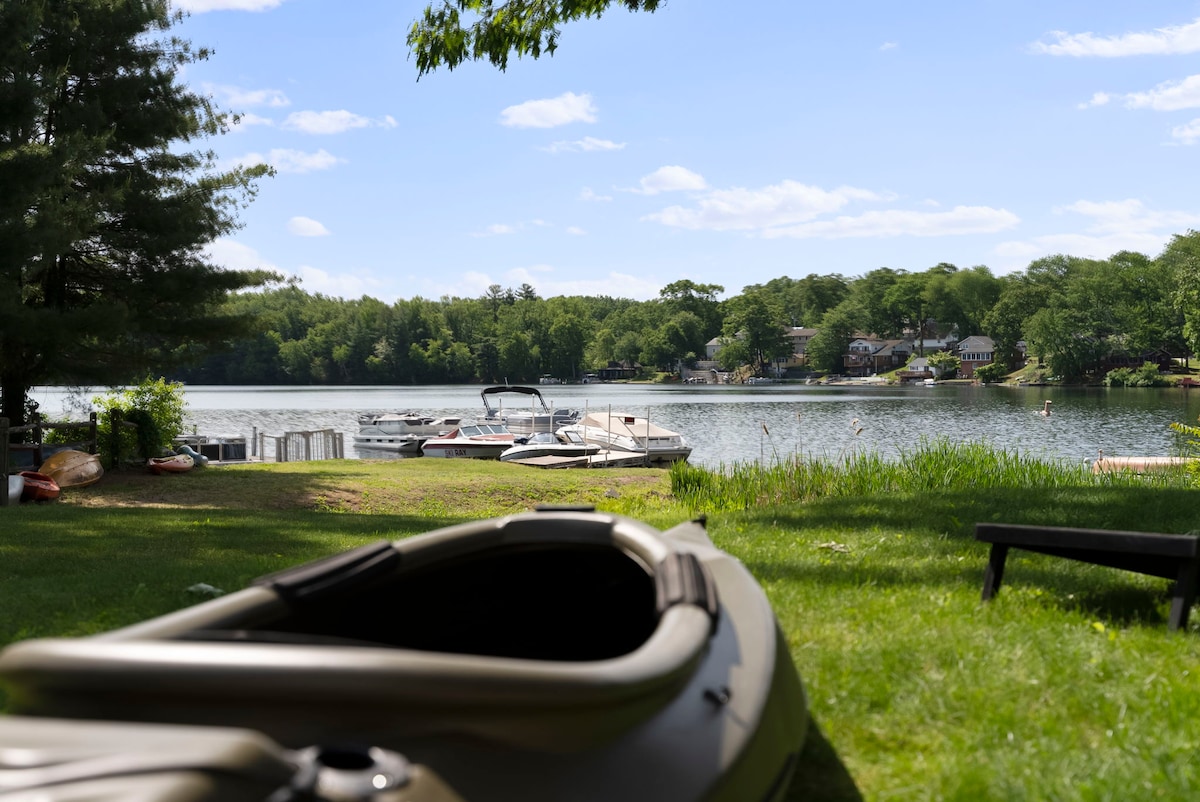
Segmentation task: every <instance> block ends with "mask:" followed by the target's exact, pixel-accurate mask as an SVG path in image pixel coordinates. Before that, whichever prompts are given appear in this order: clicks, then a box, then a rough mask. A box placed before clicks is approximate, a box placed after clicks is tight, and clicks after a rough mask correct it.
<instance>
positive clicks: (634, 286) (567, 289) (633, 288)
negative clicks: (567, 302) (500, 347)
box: [414, 264, 666, 301]
mask: <svg viewBox="0 0 1200 802" xmlns="http://www.w3.org/2000/svg"><path fill="white" fill-rule="evenodd" d="M555 273H556V270H555V268H553V267H552V266H550V265H545V264H539V265H530V266H528V267H519V268H515V269H512V270H506V271H504V273H503V274H501V276H500V277H499V278H495V277H493V276H491V275H488V274H487V273H479V272H475V271H471V272H467V273H464V274H463V275H462V276H460V277H458V278H457V279H456V280H454V281H452V282H442V281H437V280H434V279H431V278H429V277H428V276H423V277H420V278H416V277H414V279H415V283H416V284H419V285H420V287H419V291H418V292H417V293H416V294H418V295H421V296H422V297H426V298H441V297H442V296H445V295H448V296H451V297H457V298H477V297H479V296H480V295H483V294H484V293H485V292H487V289H488V287H490V286H491V285H492V284H500V285H501V286H505V287H513V288H516V287H519V286H520V285H522V284H529V285H530V286H532V287H533V288H534V289H535V290H537V294H538V295H540V296H541V297H543V298H554V297H556V296H560V295H568V296H572V295H587V296H592V297H595V296H600V295H606V296H609V297H611V298H632V299H633V300H637V301H649V300H652V299H654V298H657V297H658V293H659V290H660V289H662V287H663V285H664V284H665V283H666V282H664V281H662V280H661V279H658V278H655V277H653V276H633V275H630V274H628V273H618V272H611V273H609V274H607V275H592V274H589V276H590V277H589V278H587V279H564V280H558V279H556V278H555Z"/></svg>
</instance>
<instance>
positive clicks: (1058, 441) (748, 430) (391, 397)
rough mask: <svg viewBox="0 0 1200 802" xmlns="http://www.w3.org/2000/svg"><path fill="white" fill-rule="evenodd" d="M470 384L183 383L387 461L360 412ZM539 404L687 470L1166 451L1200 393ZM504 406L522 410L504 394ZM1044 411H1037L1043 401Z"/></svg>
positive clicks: (199, 395)
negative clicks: (364, 429) (615, 417)
mask: <svg viewBox="0 0 1200 802" xmlns="http://www.w3.org/2000/svg"><path fill="white" fill-rule="evenodd" d="M481 389H482V388H481V387H479V386H460V385H454V386H433V387H352V388H347V387H303V388H295V387H205V386H189V387H187V388H186V393H185V397H186V400H187V405H188V406H187V415H188V426H189V427H190V428H194V429H195V431H197V432H198V433H200V434H202V435H207V436H209V437H246V438H250V437H252V436H253V435H255V434H258V433H261V434H266V435H268V436H273V435H282V434H284V433H285V432H291V431H310V430H316V429H333V430H335V431H340V432H342V433H343V434H344V435H345V444H346V456H347V457H358V458H384V459H388V458H396V455H394V454H389V453H386V452H383V453H380V452H374V451H360V450H356V449H355V448H354V446H353V436H354V434H355V432H356V431H357V429H358V427H357V424H356V420H357V416H358V415H359V414H362V413H370V412H391V411H397V410H414V411H417V412H421V413H424V414H457V415H469V416H474V415H477V414H479V413H482V412H483V401H482V400H481V398H480V395H479V391H480V390H481ZM539 389H540V390H541V391H542V395H543V396H544V397H545V398H546V400H547V403H550V404H551V405H553V406H554V407H556V408H557V407H564V406H565V407H572V408H578V409H580V410H583V409H588V410H591V411H607V410H609V409H610V408H611V410H612V411H613V412H626V413H631V414H634V415H645V416H649V418H650V420H651V421H652V422H653V423H657V424H659V425H661V426H665V427H667V428H668V429H674V430H675V431H678V432H680V433H682V434H683V435H684V437H685V438H686V439H687V440H688V442H689V443H690V444H691V445H692V446H693V448H694V451H693V453H692V461H693V462H695V463H698V464H701V465H705V466H709V467H716V466H717V465H720V464H722V463H724V464H729V463H732V462H745V461H755V460H760V459H766V460H771V459H773V458H775V457H782V456H786V455H790V454H793V453H800V454H805V455H810V456H830V457H836V456H839V455H842V454H845V453H847V452H849V451H851V450H858V451H875V452H878V453H880V454H883V455H885V456H894V455H896V454H897V453H899V452H900V450H901V449H905V448H909V447H912V446H915V445H916V444H918V443H919V442H920V441H921V440H922V439H923V438H925V439H928V438H934V437H946V438H949V439H951V440H955V441H986V442H988V443H991V444H992V445H994V446H997V447H1000V448H1005V449H1009V450H1018V451H1020V452H1021V453H1024V454H1029V455H1032V456H1039V457H1044V458H1051V459H1065V460H1070V461H1090V460H1092V459H1095V457H1096V456H1097V454H1098V452H1099V451H1100V450H1101V449H1102V450H1103V451H1104V453H1105V454H1108V455H1112V456H1118V455H1125V456H1142V455H1146V456H1168V455H1171V454H1173V453H1175V450H1176V438H1175V435H1174V434H1173V433H1172V432H1171V431H1170V429H1169V425H1170V423H1171V422H1173V421H1180V422H1186V423H1192V424H1194V423H1196V420H1197V416H1198V415H1200V390H1181V389H1170V390H1168V389H1161V390H1152V389H1133V388H1129V389H1127V388H1111V389H1110V388H1055V387H966V386H964V387H933V388H927V387H921V386H917V387H878V386H868V385H864V386H862V387H849V386H839V387H818V386H805V385H768V386H759V387H744V386H724V385H720V386H718V385H713V386H706V385H699V386H696V385H685V386H661V385H630V384H587V385H551V386H547V387H540V388H539ZM102 391H103V388H97V389H95V390H92V391H88V392H85V393H84V394H83V395H82V396H80V395H75V396H74V398H72V394H71V393H69V392H68V391H66V390H64V389H62V388H52V387H40V388H36V389H35V390H34V391H33V392H32V393H31V395H32V396H33V398H34V399H35V400H37V401H38V402H39V403H40V404H41V405H42V406H41V408H42V412H43V413H44V414H47V415H49V416H52V417H64V416H69V417H76V416H77V415H79V414H80V412H81V410H80V408H78V407H74V408H72V404H73V403H75V404H78V403H79V402H80V401H82V402H83V403H84V404H85V405H86V403H87V402H88V401H89V400H90V399H91V397H92V396H94V395H97V394H99V393H101V392H102ZM501 398H502V399H503V401H504V403H505V405H506V406H512V405H514V404H515V405H517V406H522V407H523V406H524V405H523V403H522V401H521V400H519V399H518V398H517V397H515V396H514V397H513V398H512V399H509V398H508V397H507V396H502V397H501ZM1047 399H1049V400H1051V401H1052V402H1053V404H1052V405H1051V408H1052V414H1051V415H1050V417H1048V418H1045V417H1042V416H1041V415H1038V414H1037V411H1038V410H1040V409H1041V408H1042V406H1043V402H1044V401H1045V400H1047Z"/></svg>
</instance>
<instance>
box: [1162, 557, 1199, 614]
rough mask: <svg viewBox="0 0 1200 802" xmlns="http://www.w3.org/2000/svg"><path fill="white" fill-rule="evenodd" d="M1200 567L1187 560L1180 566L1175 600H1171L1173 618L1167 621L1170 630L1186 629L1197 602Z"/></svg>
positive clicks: (1176, 581)
mask: <svg viewBox="0 0 1200 802" xmlns="http://www.w3.org/2000/svg"><path fill="white" fill-rule="evenodd" d="M1198 570H1200V566H1198V565H1197V564H1196V562H1195V561H1194V560H1186V561H1184V562H1183V563H1182V564H1181V565H1180V566H1179V578H1178V579H1176V580H1175V589H1174V598H1173V599H1171V616H1170V618H1168V619H1167V628H1168V629H1172V630H1175V629H1186V628H1187V622H1188V613H1189V612H1191V609H1192V604H1193V603H1194V602H1195V601H1196V580H1197V576H1196V574H1197V571H1198Z"/></svg>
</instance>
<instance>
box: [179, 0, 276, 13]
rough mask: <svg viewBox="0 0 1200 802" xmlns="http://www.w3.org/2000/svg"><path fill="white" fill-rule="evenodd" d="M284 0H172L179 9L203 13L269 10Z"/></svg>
mask: <svg viewBox="0 0 1200 802" xmlns="http://www.w3.org/2000/svg"><path fill="white" fill-rule="evenodd" d="M283 3H284V0H174V2H173V3H172V5H173V6H175V8H178V9H179V10H180V11H189V12H191V13H193V14H204V13H205V12H208V11H270V10H271V9H272V8H278V7H279V6H281V5H283Z"/></svg>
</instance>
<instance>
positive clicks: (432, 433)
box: [354, 412, 462, 453]
mask: <svg viewBox="0 0 1200 802" xmlns="http://www.w3.org/2000/svg"><path fill="white" fill-rule="evenodd" d="M461 423H462V418H458V417H441V418H435V417H432V416H429V415H421V414H419V413H416V412H387V413H384V414H382V415H359V417H358V434H356V435H354V447H355V448H371V449H377V450H381V451H401V452H412V453H416V452H418V451H420V450H421V444H422V443H424V442H425V441H426V440H428V439H430V438H432V437H439V436H441V435H445V434H448V433H449V432H451V431H453V430H454V429H455V428H456V427H457V426H459V425H460V424H461Z"/></svg>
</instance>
